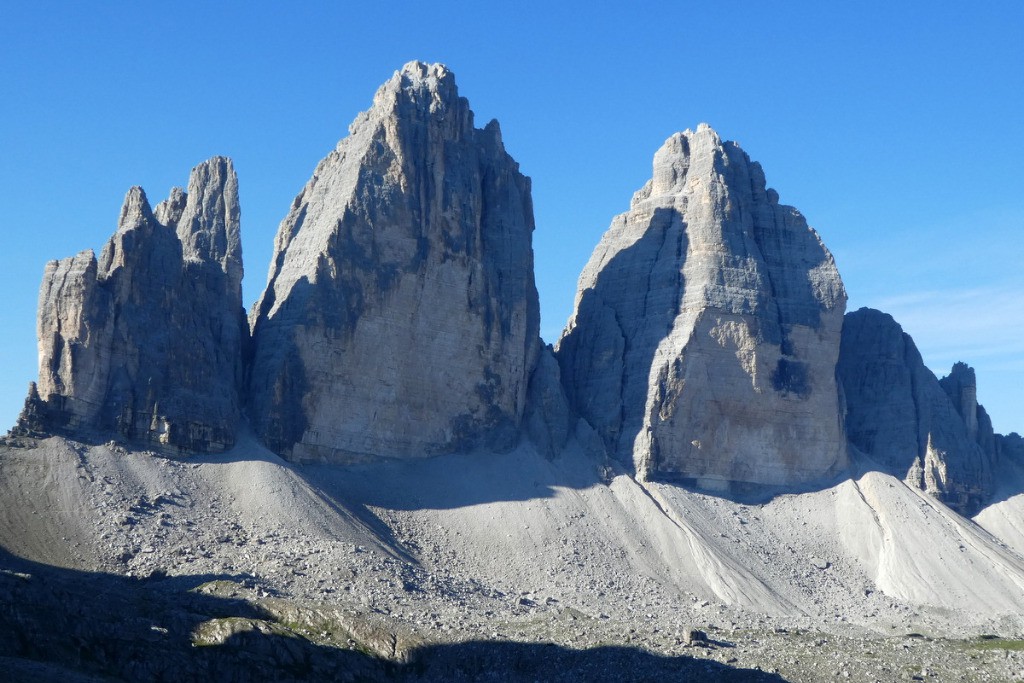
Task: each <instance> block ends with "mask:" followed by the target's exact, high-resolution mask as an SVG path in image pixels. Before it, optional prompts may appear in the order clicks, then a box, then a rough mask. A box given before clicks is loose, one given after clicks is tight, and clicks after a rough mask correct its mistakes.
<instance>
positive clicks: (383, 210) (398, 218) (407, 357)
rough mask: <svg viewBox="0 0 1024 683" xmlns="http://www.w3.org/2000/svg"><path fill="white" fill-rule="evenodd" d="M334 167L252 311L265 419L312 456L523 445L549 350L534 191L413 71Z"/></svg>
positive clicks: (494, 136) (440, 74)
mask: <svg viewBox="0 0 1024 683" xmlns="http://www.w3.org/2000/svg"><path fill="white" fill-rule="evenodd" d="M349 132H350V134H349V136H348V137H347V138H345V139H344V140H342V141H341V142H340V143H338V146H337V148H336V149H335V150H334V151H333V152H331V153H330V154H329V155H328V156H327V157H326V158H325V159H323V160H322V161H321V162H320V164H319V165H318V166H317V168H316V170H315V172H314V173H313V177H312V178H311V179H310V181H309V182H308V183H307V184H306V186H305V187H304V188H303V189H302V191H301V192H300V193H299V195H298V196H297V197H296V198H295V201H294V202H293V203H292V208H291V211H290V212H289V214H288V216H287V217H286V218H285V219H284V221H283V222H282V223H281V227H280V229H279V231H278V234H277V238H276V240H275V250H274V257H273V260H272V263H271V267H270V273H269V276H268V281H267V287H266V290H265V291H264V293H263V295H262V296H261V297H260V300H259V302H258V303H257V304H256V306H255V307H254V308H253V310H252V313H251V316H250V322H251V324H252V330H253V348H254V351H253V360H252V366H251V371H250V383H249V412H250V416H251V418H252V420H253V423H254V427H255V428H256V430H257V433H258V434H260V436H261V437H262V438H263V439H264V440H265V442H266V443H267V444H268V445H270V446H271V447H272V448H274V449H275V450H277V451H278V452H280V453H283V454H285V455H288V456H289V457H292V458H295V459H321V460H350V459H357V458H362V457H367V456H378V455H383V456H394V457H418V456H423V455H428V454H432V453H439V452H447V451H454V450H467V449H471V448H474V447H477V446H488V447H496V448H507V447H510V446H511V445H512V444H513V443H514V442H515V440H516V438H517V431H518V428H519V423H520V421H521V419H522V415H523V409H524V403H525V400H526V389H527V381H528V378H529V373H530V371H531V370H532V368H533V366H534V364H535V359H536V357H537V353H538V351H539V348H540V340H539V335H538V326H539V309H538V301H537V292H536V288H535V286H534V280H533V251H532V247H531V234H532V231H533V207H532V202H531V199H530V181H529V179H528V178H526V177H525V176H523V175H522V174H521V173H520V172H519V168H518V164H516V162H515V161H513V160H512V158H511V157H510V156H509V155H508V154H507V153H506V152H505V149H504V146H503V144H502V141H501V134H500V131H499V129H498V125H497V123H496V122H491V123H490V124H488V125H487V126H486V127H485V128H483V129H477V128H475V127H474V124H473V112H472V111H471V110H470V108H469V103H468V102H467V101H466V100H465V99H464V98H462V97H460V96H459V94H458V90H457V88H456V85H455V78H454V76H453V75H452V73H451V71H449V70H448V69H447V68H445V67H444V66H442V65H440V64H435V65H427V64H423V63H420V62H412V63H410V64H407V65H406V66H405V67H404V68H403V69H402V70H401V71H398V72H396V73H395V74H394V76H393V77H392V78H391V79H390V80H389V81H388V82H387V83H385V84H384V85H383V86H382V87H381V88H380V89H379V90H378V91H377V94H376V95H375V97H374V99H373V106H372V107H371V108H370V109H369V110H368V111H366V112H363V113H362V114H360V115H359V116H358V117H356V119H355V121H354V122H353V123H352V125H351V126H350V127H349Z"/></svg>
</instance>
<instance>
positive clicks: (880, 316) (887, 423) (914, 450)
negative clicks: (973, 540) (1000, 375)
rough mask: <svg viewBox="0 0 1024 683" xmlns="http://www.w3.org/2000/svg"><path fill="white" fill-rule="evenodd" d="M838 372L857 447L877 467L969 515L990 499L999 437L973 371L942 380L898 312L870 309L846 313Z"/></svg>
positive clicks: (959, 369)
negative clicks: (899, 320)
mask: <svg viewBox="0 0 1024 683" xmlns="http://www.w3.org/2000/svg"><path fill="white" fill-rule="evenodd" d="M837 375H838V377H839V380H840V382H841V383H842V387H843V392H844V395H845V397H846V406H847V413H846V430H847V435H848V437H849V440H850V444H851V445H852V446H853V447H854V448H855V450H856V451H859V452H860V453H861V454H863V455H864V456H866V457H867V458H868V459H869V460H870V461H871V464H874V465H878V466H880V467H881V468H882V469H884V470H886V471H888V472H890V473H892V474H896V475H898V476H902V477H905V478H906V480H907V482H908V483H910V484H913V485H915V486H917V487H918V488H921V489H922V490H925V491H928V492H929V493H932V494H933V495H935V496H936V497H938V498H939V499H940V500H942V501H943V502H945V503H946V504H947V505H949V506H950V507H953V508H954V509H956V510H958V511H960V512H962V513H964V514H967V515H970V514H973V513H974V512H975V511H976V510H977V509H978V508H979V507H980V505H981V504H982V503H983V502H984V501H985V500H986V499H987V496H988V493H989V492H990V491H991V488H992V483H993V479H992V477H993V469H994V466H995V458H996V448H995V437H994V435H993V434H992V423H991V421H990V420H989V419H988V416H987V414H986V413H985V412H984V409H983V408H981V406H979V405H978V403H977V386H976V382H975V379H974V371H973V370H972V369H970V368H969V367H968V366H967V365H964V364H963V363H957V364H956V365H955V366H954V367H953V371H952V372H951V373H950V375H949V376H948V377H946V378H944V379H942V380H941V381H940V380H938V379H936V377H935V375H934V374H933V373H932V372H931V370H929V369H928V368H927V367H925V364H924V361H923V360H922V358H921V354H920V353H919V352H918V350H917V347H916V346H915V344H914V341H913V340H912V339H911V338H910V336H909V335H907V334H906V333H905V332H904V331H903V328H901V327H900V326H899V324H898V323H897V322H896V321H895V320H893V318H892V316H890V315H888V314H886V313H882V312H880V311H876V310H873V309H869V308H862V309H860V310H858V311H854V312H852V313H849V314H848V315H847V316H846V321H845V323H844V325H843V337H842V346H841V349H840V355H839V365H838V367H837Z"/></svg>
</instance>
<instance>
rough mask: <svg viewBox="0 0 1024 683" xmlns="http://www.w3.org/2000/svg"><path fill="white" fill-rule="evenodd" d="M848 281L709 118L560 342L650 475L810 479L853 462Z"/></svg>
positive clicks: (619, 442) (611, 238)
mask: <svg viewBox="0 0 1024 683" xmlns="http://www.w3.org/2000/svg"><path fill="white" fill-rule="evenodd" d="M845 305H846V293H845V290H844V289H843V284H842V282H841V280H840V278H839V273H838V272H837V270H836V267H835V264H834V262H833V260H832V256H831V255H830V254H829V252H828V250H827V249H825V247H824V245H823V244H822V243H821V240H820V239H819V238H818V235H817V233H815V232H814V231H813V230H812V229H811V228H809V227H808V226H807V223H806V221H805V220H804V218H803V216H802V215H801V214H800V213H799V212H798V211H796V210H795V209H793V208H791V207H787V206H784V205H781V204H779V202H778V195H777V194H776V193H775V191H774V190H771V189H767V188H766V187H765V178H764V173H763V171H762V170H761V167H760V165H759V164H757V163H754V162H752V161H751V160H750V159H749V157H748V156H747V155H746V154H745V153H744V152H743V150H741V149H740V147H739V146H738V145H736V144H735V143H732V142H723V141H722V140H721V139H720V138H719V137H718V135H717V134H716V133H715V132H714V131H713V130H711V128H709V127H708V126H706V125H701V126H699V127H698V128H697V131H696V132H691V131H686V132H684V133H679V134H676V135H673V136H672V137H670V138H669V139H668V140H667V141H666V142H665V144H664V146H663V147H662V148H661V149H660V150H658V152H657V154H656V155H655V158H654V173H653V178H652V179H651V180H650V181H648V183H647V184H646V185H645V186H644V187H643V188H642V189H641V190H640V191H638V192H637V193H636V194H635V195H634V197H633V200H632V203H631V205H630V209H629V211H628V212H626V213H624V214H622V215H620V216H618V217H616V218H615V219H614V220H613V221H612V225H611V227H610V228H609V230H608V231H607V232H606V233H605V235H604V237H603V238H602V239H601V243H600V244H599V245H598V247H597V249H596V250H595V251H594V253H593V255H592V256H591V258H590V262H589V263H588V264H587V266H586V268H585V269H584V271H583V274H582V275H581V276H580V280H579V287H578V289H577V294H576V307H575V312H574V313H573V316H572V318H571V319H570V321H569V323H568V326H567V327H566V330H565V332H564V333H563V336H562V338H561V340H560V342H559V344H558V348H557V355H558V360H559V364H560V366H561V370H562V379H563V382H564V385H565V387H566V390H567V393H568V395H569V398H570V402H571V404H572V406H573V408H574V409H575V410H576V411H577V412H578V413H579V414H580V415H582V416H583V417H584V418H585V419H587V420H588V421H589V422H590V424H591V425H593V426H594V428H596V429H597V431H598V432H599V433H600V435H601V436H602V438H603V439H604V442H605V445H606V447H607V448H608V451H609V452H610V453H612V454H614V455H615V456H616V457H617V458H618V459H620V460H621V461H623V462H625V463H628V464H632V465H633V466H634V467H635V469H636V471H637V473H638V474H639V475H640V476H642V477H647V478H653V479H667V480H683V481H688V480H692V481H695V482H696V483H697V484H699V485H701V486H706V487H716V488H717V487H726V486H730V485H732V484H733V483H745V484H758V485H760V484H768V485H799V484H803V483H808V482H811V481H816V480H820V479H822V478H823V477H828V476H831V475H833V474H835V473H836V472H838V471H840V470H841V469H842V468H844V467H845V466H846V462H847V457H846V446H845V439H844V437H843V427H842V411H841V408H840V399H839V394H838V391H837V387H836V381H835V363H836V358H837V356H838V353H839V336H840V328H841V326H842V318H843V311H844V308H845Z"/></svg>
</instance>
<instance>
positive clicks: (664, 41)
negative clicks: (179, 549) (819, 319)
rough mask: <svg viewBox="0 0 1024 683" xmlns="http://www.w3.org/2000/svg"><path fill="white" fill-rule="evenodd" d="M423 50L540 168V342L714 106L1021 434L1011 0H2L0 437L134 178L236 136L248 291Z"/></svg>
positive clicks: (938, 365)
mask: <svg viewBox="0 0 1024 683" xmlns="http://www.w3.org/2000/svg"><path fill="white" fill-rule="evenodd" d="M549 4H550V5H555V6H554V7H551V6H549ZM630 4H633V3H630ZM412 59H420V60H424V61H431V62H433V61H440V62H444V63H446V64H447V65H448V66H449V67H450V68H451V69H452V70H453V71H454V72H455V74H456V77H457V81H458V83H459V87H460V91H461V92H462V94H463V95H465V96H466V97H468V98H469V100H470V103H471V105H472V107H473V109H474V110H475V112H476V114H477V122H478V125H481V126H482V125H483V124H484V123H486V122H487V121H488V120H489V119H491V118H498V119H499V120H500V122H501V124H502V131H503V134H504V139H505V144H506V146H507V148H508V150H509V152H510V153H511V154H512V155H513V156H514V157H515V158H516V159H517V160H518V161H519V162H520V164H521V166H522V170H523V171H524V172H525V173H526V174H527V175H529V176H531V177H532V178H533V188H534V202H535V210H536V218H537V231H536V233H535V236H534V249H535V252H536V263H537V283H538V288H539V289H540V293H541V309H542V333H543V336H544V337H545V339H546V340H547V341H554V340H555V339H556V338H557V336H558V334H559V331H560V330H561V327H562V325H563V324H564V322H565V320H566V318H567V317H568V315H569V313H570V312H571V307H572V298H573V293H574V290H575V283H576V278H577V276H578V275H579V272H580V270H581V269H582V267H583V265H584V263H585V262H586V260H587V258H588V256H589V254H590V251H591V250H592V249H593V247H594V246H595V244H596V243H597V241H598V239H599V237H600V235H601V234H602V233H603V232H604V230H605V229H606V228H607V227H608V224H609V222H610V220H611V218H612V216H613V215H615V214H617V213H620V212H622V211H624V210H625V209H626V208H627V207H628V203H629V198H630V196H631V195H632V193H633V191H634V190H636V189H637V188H639V187H640V186H641V185H642V184H643V183H644V181H645V180H646V179H647V178H648V176H649V175H650V163H651V157H652V155H653V154H654V151H655V150H656V149H657V148H658V147H659V146H660V145H661V143H662V142H663V141H664V140H665V138H667V137H668V136H669V135H670V134H672V133H673V132H676V131H679V130H683V129H685V128H692V127H694V126H696V124H697V123H699V122H702V121H704V122H708V123H710V124H711V125H712V126H713V127H714V128H716V129H717V130H718V132H719V133H720V134H721V135H722V137H724V138H727V139H733V140H737V141H738V142H739V143H740V144H741V145H742V146H743V147H744V149H745V150H746V151H747V152H748V153H749V154H750V155H751V157H752V158H754V159H756V160H759V161H760V162H761V163H762V164H763V166H764V168H765V172H766V174H767V177H768V182H769V185H771V186H773V187H774V188H776V189H777V190H778V192H779V194H780V195H781V198H782V201H783V202H785V203H788V204H792V205H794V206H796V207H798V208H799V209H800V210H801V211H802V212H803V213H804V214H805V215H806V216H807V217H808V220H809V221H810V223H811V224H812V225H813V226H814V227H815V228H817V229H818V231H819V232H820V233H821V235H822V238H823V239H824V241H825V243H826V244H827V245H828V246H829V248H830V249H831V250H832V251H833V253H834V254H835V256H836V260H837V262H838V264H839V268H840V272H841V273H842V275H843V279H844V281H845V283H846V287H847V290H848V291H849V294H850V308H851V309H853V308H858V307H860V306H873V307H877V308H881V309H883V310H886V311H888V312H890V313H892V314H893V315H894V316H895V317H896V319H897V320H899V321H900V322H901V323H902V324H903V326H904V329H906V330H907V331H908V332H909V333H910V334H912V335H913V337H914V338H915V340H916V341H917V344H918V346H919V347H920V349H921V351H922V353H923V355H924V358H925V361H926V363H928V365H929V366H930V367H931V368H932V369H934V370H936V371H937V372H938V373H939V374H943V373H945V372H948V369H949V367H950V366H951V365H952V363H953V362H954V361H957V360H963V361H966V362H968V363H970V364H972V365H973V366H974V367H975V368H976V369H977V372H978V382H979V398H980V400H981V401H982V402H983V403H984V404H985V405H986V407H987V408H988V409H989V412H990V413H991V414H992V416H993V418H994V422H995V426H996V429H997V430H998V431H1002V432H1008V431H1018V432H1022V433H1024V414H1022V400H1021V396H1022V393H1021V388H1022V387H1024V297H1022V293H1024V268H1022V266H1021V252H1022V247H1024V182H1022V180H1021V177H1022V174H1021V166H1022V164H1024V125H1022V123H1024V113H1022V112H1024V73H1022V71H1024V3H1022V2H981V3H965V2H945V1H930V2H924V1H921V2H902V3H900V2H891V1H888V2H859V3H828V2H820V1H816V2H786V3H765V2H755V1H750V2H703V3H699V4H698V3H692V2H661V3H657V2H655V3H645V4H643V6H635V7H627V6H626V3H616V4H615V5H605V4H603V3H600V2H588V3H582V2H566V3H533V2H519V3H500V4H499V3H483V2H481V3H451V2H414V3H392V2H379V3H342V2H325V3H280V4H276V5H271V4H270V3H260V2H244V3H243V2H217V3H209V2H201V3H200V2H175V3H173V4H172V3H163V4H159V5H158V3H139V2H132V3H129V2H94V3H79V2H64V3H55V2H38V3H19V2H14V1H13V0H0V92H2V93H3V96H2V98H0V207H2V211H0V229H2V234H3V239H4V250H5V252H6V254H5V256H6V258H5V266H6V267H4V268H3V269H2V274H0V277H2V281H0V282H2V286H3V288H4V291H5V297H4V302H3V305H2V306H0V316H2V317H0V326H2V329H3V335H2V337H0V368H2V369H0V423H2V427H3V428H6V427H7V426H9V425H10V424H13V421H14V418H15V415H16V414H17V412H18V410H19V409H20V406H21V402H22V400H23V397H24V394H25V389H26V386H27V384H28V382H29V380H31V379H34V377H35V374H36V367H35V364H36V341H35V307H36V296H37V290H38V286H39V281H40V278H41V275H42V272H43V267H44V264H45V262H46V261H47V260H49V259H54V258H59V257H64V256H70V255H72V254H74V253H76V252H78V251H80V250H82V249H86V248H90V247H91V248H93V249H99V248H100V247H101V246H102V244H103V243H104V241H105V240H106V239H107V237H109V235H110V233H111V232H112V231H113V230H114V228H115V227H116V222H117V215H118V211H119V209H120V205H121V201H122V199H123V197H124V193H125V192H126V191H127V189H128V188H129V187H130V186H132V185H142V186H143V187H144V188H145V189H146V191H147V193H148V194H149V196H150V198H151V200H152V201H153V202H154V203H155V202H156V201H159V200H160V199H162V198H163V197H165V196H166V194H167V192H168V190H169V189H170V188H171V186H173V185H181V184H184V183H185V182H186V180H187V178H188V172H189V170H190V169H191V168H192V166H193V165H195V164H196V163H198V162H200V161H202V160H204V159H206V158H209V157H210V156H213V155H215V154H224V155H228V156H231V157H233V158H234V160H235V165H236V168H237V171H238V175H239V184H240V191H241V201H242V233H243V244H244V251H245V264H246V269H247V275H246V278H245V282H244V288H245V298H246V302H245V303H246V305H249V304H251V303H252V301H254V300H255V299H256V297H257V296H258V294H259V291H260V289H261V288H262V286H263V284H264V281H265V277H266V269H267V265H268V262H269V259H270V254H271V247H272V241H273V237H274V233H275V231H276V228H277V224H278V222H279V221H280V220H281V219H282V218H283V217H284V215H285V213H286V212H287V210H288V207H289V204H290V202H291V199H292V197H293V196H294V195H295V194H296V193H297V192H298V190H299V189H300V188H301V187H302V185H303V184H304V183H305V182H306V180H307V179H308V177H309V175H310V174H311V173H312V171H313V168H314V166H315V165H316V163H317V161H319V159H320V158H321V157H323V156H324V155H325V154H326V153H327V152H328V151H330V150H331V149H332V148H333V146H334V145H335V144H336V142H337V141H338V140H339V139H340V138H341V137H343V136H344V135H345V134H346V130H347V126H348V124H349V122H350V121H351V120H352V119H353V118H354V117H355V115H356V114H357V113H358V112H359V111H361V110H363V109H366V108H367V107H368V106H369V104H370V101H371V98H372V96H373V93H374V91H375V89H376V88H377V86H378V85H379V84H380V83H382V82H383V81H385V80H386V79H387V78H389V77H390V76H391V74H392V72H393V71H394V70H395V69H398V68H399V67H401V65H402V64H404V63H405V62H407V61H410V60H412Z"/></svg>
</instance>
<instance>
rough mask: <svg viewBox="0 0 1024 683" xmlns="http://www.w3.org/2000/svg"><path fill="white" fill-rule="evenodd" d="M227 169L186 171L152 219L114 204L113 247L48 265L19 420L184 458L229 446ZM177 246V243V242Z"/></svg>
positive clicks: (138, 202) (234, 243) (234, 369)
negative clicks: (162, 448)
mask: <svg viewBox="0 0 1024 683" xmlns="http://www.w3.org/2000/svg"><path fill="white" fill-rule="evenodd" d="M238 230H239V211H238V191H237V180H236V179H235V172H234V168H233V167H232V165H231V162H230V161H229V160H228V159H225V158H223V157H215V158H213V159H211V160H209V161H207V162H204V163H202V164H200V165H199V166H197V167H196V168H194V169H193V170H192V175H191V178H190V182H189V193H188V194H187V195H186V193H184V192H183V191H182V190H181V189H180V188H175V189H174V190H172V192H171V196H170V198H169V199H168V200H166V201H165V202H162V203H161V204H160V205H159V206H158V207H157V210H156V212H154V211H153V210H152V209H151V208H150V205H149V201H148V200H147V198H146V194H145V192H143V190H142V188H140V187H133V188H132V189H131V190H129V191H128V194H127V196H126V197H125V201H124V206H123V208H122V209H121V215H120V218H119V220H118V227H117V230H116V232H115V233H114V235H113V236H112V237H111V238H110V240H109V241H108V242H107V244H106V246H105V247H104V248H103V251H102V253H101V254H100V258H99V259H98V260H97V259H96V257H95V255H94V254H93V252H92V251H84V252H81V253H80V254H78V255H77V256H74V257H72V258H67V259H63V260H61V261H51V262H50V263H48V264H47V266H46V272H45V274H44V276H43V284H42V287H41V289H40V294H39V322H38V329H37V333H38V337H39V381H38V385H37V387H34V388H33V389H32V391H33V393H32V394H31V395H30V397H29V403H30V404H32V405H30V406H28V407H27V409H26V413H25V418H26V420H31V422H32V423H33V424H34V425H36V426H37V427H39V428H41V429H44V430H48V431H73V432H75V433H77V434H88V433H90V432H95V433H97V434H109V433H118V434H121V435H123V436H125V437H128V438H131V439H139V440H144V441H150V442H154V443H158V444H165V445H173V446H177V447H180V448H183V449H187V450H193V451H218V450H223V449H224V448H226V447H228V446H229V445H231V444H232V443H233V442H234V438H235V429H236V426H237V420H238V417H239V410H240V398H239V387H240V385H241V380H242V350H241V349H242V345H243V340H244V338H245V337H246V336H247V328H246V325H245V318H244V312H243V309H242V305H241V286H240V285H241V277H242V265H241V263H242V261H241V259H242V254H241V243H240V241H239V239H238ZM179 235H181V238H179Z"/></svg>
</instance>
